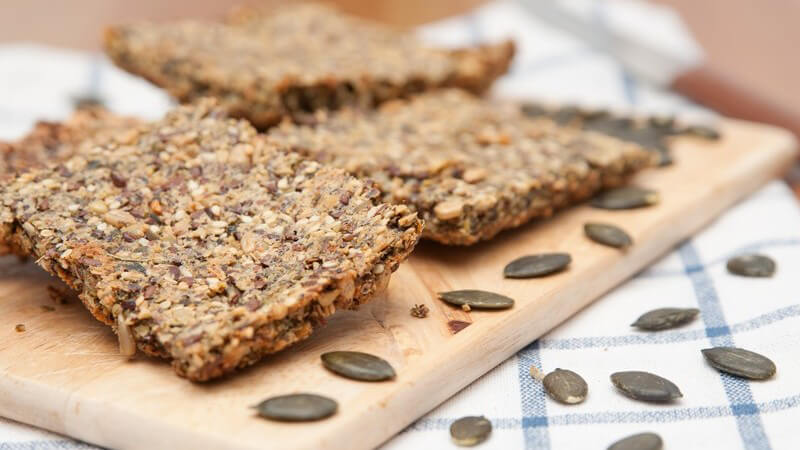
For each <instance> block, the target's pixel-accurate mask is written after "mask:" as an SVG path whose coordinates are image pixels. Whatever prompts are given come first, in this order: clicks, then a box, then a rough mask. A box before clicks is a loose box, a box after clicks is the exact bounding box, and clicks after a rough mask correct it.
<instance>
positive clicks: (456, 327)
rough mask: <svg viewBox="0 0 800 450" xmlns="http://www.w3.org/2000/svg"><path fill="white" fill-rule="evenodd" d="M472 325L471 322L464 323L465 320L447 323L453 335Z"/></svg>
mask: <svg viewBox="0 0 800 450" xmlns="http://www.w3.org/2000/svg"><path fill="white" fill-rule="evenodd" d="M470 325H472V323H470V322H464V321H463V320H451V321H449V322H447V327H448V328H450V332H451V333H453V334H456V333H458V332H459V331H461V330H463V329H464V328H467V327H468V326H470Z"/></svg>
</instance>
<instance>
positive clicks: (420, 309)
mask: <svg viewBox="0 0 800 450" xmlns="http://www.w3.org/2000/svg"><path fill="white" fill-rule="evenodd" d="M428 312H430V310H429V309H428V307H427V306H425V305H423V304H422V303H420V304H418V305H414V306H412V307H411V316H412V317H416V318H417V319H424V318H426V317H428Z"/></svg>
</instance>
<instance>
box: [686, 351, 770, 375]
mask: <svg viewBox="0 0 800 450" xmlns="http://www.w3.org/2000/svg"><path fill="white" fill-rule="evenodd" d="M701 351H702V352H703V356H705V357H706V360H707V361H708V363H709V364H711V366H713V367H714V368H715V369H717V370H720V371H722V372H725V373H729V374H731V375H735V376H737V377H742V378H749V379H751V380H766V379H767V378H769V377H771V376H773V375H775V370H776V369H775V363H774V362H772V361H771V360H770V359H769V358H767V357H766V356H763V355H759V354H758V353H755V352H751V351H749V350H745V349H743V348H733V347H714V348H706V349H703V350H701Z"/></svg>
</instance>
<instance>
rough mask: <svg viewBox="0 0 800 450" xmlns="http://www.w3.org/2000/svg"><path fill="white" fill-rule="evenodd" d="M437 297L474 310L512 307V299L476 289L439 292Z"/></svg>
mask: <svg viewBox="0 0 800 450" xmlns="http://www.w3.org/2000/svg"><path fill="white" fill-rule="evenodd" d="M437 295H438V296H439V298H440V299H442V300H444V301H446V302H447V303H450V304H451V305H455V306H462V307H463V306H464V305H467V306H468V307H470V308H475V309H508V308H511V307H512V306H514V299H512V298H508V297H506V296H505V295H500V294H495V293H494V292H488V291H479V290H476V289H462V290H460V291H449V292H439V293H438V294H437Z"/></svg>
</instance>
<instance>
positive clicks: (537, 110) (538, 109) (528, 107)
mask: <svg viewBox="0 0 800 450" xmlns="http://www.w3.org/2000/svg"><path fill="white" fill-rule="evenodd" d="M520 110H521V111H522V114H524V115H526V116H528V117H540V116H546V115H547V114H548V113H549V111H548V110H547V109H545V108H544V107H543V106H542V105H540V104H538V103H526V104H523V105H522V107H521V108H520Z"/></svg>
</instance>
